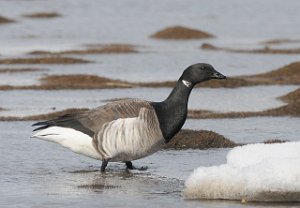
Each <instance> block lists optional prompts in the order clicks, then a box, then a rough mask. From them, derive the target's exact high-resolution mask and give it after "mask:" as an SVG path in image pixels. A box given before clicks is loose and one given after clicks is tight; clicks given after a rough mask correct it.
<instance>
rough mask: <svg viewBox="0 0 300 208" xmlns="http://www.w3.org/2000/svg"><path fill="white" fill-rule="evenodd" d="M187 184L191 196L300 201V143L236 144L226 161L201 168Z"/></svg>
mask: <svg viewBox="0 0 300 208" xmlns="http://www.w3.org/2000/svg"><path fill="white" fill-rule="evenodd" d="M185 186H186V188H185V190H184V196H185V197H186V198H187V199H228V200H243V201H244V200H246V201H263V202H300V142H288V143H283V144H250V145H245V146H241V147H236V148H234V149H232V150H231V151H230V152H229V153H228V155H227V163H226V164H222V165H219V166H212V167H199V168H197V169H196V170H194V172H193V173H192V174H191V175H190V177H189V178H188V179H187V180H186V183H185Z"/></svg>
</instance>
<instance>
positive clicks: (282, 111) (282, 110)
mask: <svg viewBox="0 0 300 208" xmlns="http://www.w3.org/2000/svg"><path fill="white" fill-rule="evenodd" d="M279 99H281V100H283V101H285V102H287V104H286V105H285V106H282V107H278V108H273V109H269V110H264V111H260V112H232V113H216V112H211V111H201V110H190V111H189V113H188V117H189V118H193V119H209V118H213V119H220V118H247V117H257V116H294V117H300V108H299V106H300V88H299V89H297V90H295V91H294V92H291V93H289V94H287V95H285V96H282V97H280V98H279Z"/></svg>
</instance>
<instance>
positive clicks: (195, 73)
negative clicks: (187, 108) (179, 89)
mask: <svg viewBox="0 0 300 208" xmlns="http://www.w3.org/2000/svg"><path fill="white" fill-rule="evenodd" d="M210 79H226V76H224V75H223V74H221V73H220V72H218V71H217V70H215V69H214V67H213V66H212V65H210V64H206V63H198V64H194V65H191V66H189V67H188V68H187V69H185V70H184V72H183V74H182V76H181V77H180V80H182V82H183V83H184V84H185V85H186V86H194V85H196V84H198V83H200V82H203V81H207V80H210Z"/></svg>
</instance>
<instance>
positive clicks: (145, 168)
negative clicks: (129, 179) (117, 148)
mask: <svg viewBox="0 0 300 208" xmlns="http://www.w3.org/2000/svg"><path fill="white" fill-rule="evenodd" d="M125 164H126V167H127V169H129V170H147V169H148V167H147V166H142V167H140V168H136V167H134V166H133V165H132V162H131V161H126V162H125Z"/></svg>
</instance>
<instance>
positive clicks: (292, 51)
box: [201, 43, 300, 54]
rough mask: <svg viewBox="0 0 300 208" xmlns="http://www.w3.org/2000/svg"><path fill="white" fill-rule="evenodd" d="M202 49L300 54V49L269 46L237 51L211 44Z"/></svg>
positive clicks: (236, 51)
mask: <svg viewBox="0 0 300 208" xmlns="http://www.w3.org/2000/svg"><path fill="white" fill-rule="evenodd" d="M201 49H203V50H214V51H226V52H233V53H258V54H260V53H261V54H300V48H290V49H285V48H282V49H279V48H271V47H269V46H265V47H264V48H258V49H237V48H229V47H218V46H214V45H212V44H209V43H204V44H202V46H201Z"/></svg>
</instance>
